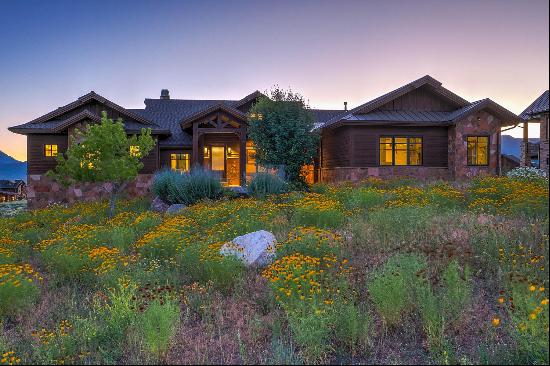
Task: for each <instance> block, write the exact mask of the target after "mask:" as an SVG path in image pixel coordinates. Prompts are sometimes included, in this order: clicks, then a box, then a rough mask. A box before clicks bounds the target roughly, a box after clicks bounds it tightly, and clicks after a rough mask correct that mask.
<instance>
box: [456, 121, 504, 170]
mask: <svg viewBox="0 0 550 366" xmlns="http://www.w3.org/2000/svg"><path fill="white" fill-rule="evenodd" d="M500 125H501V122H500V120H499V119H498V118H496V117H494V116H492V115H491V114H488V113H487V112H484V111H481V112H478V113H475V114H472V115H470V116H468V117H466V118H465V119H463V120H461V121H458V122H457V123H456V124H455V125H454V126H453V127H450V128H449V170H450V171H451V175H452V177H451V178H452V179H455V180H465V179H469V178H472V177H475V176H487V175H497V174H499V165H500V151H499V143H500ZM468 136H489V164H488V165H486V166H469V165H468V160H467V144H468V142H467V137H468Z"/></svg>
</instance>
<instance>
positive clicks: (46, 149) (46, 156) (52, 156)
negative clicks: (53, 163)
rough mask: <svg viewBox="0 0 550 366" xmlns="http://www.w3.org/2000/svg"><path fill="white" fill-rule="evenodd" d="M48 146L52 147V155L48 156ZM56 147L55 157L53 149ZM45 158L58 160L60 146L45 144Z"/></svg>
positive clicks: (50, 150)
mask: <svg viewBox="0 0 550 366" xmlns="http://www.w3.org/2000/svg"><path fill="white" fill-rule="evenodd" d="M47 146H49V147H50V149H49V152H50V155H47V151H48V148H47ZM54 146H55V155H53V147H54ZM43 152H44V157H45V158H56V157H57V155H59V144H44V150H43Z"/></svg>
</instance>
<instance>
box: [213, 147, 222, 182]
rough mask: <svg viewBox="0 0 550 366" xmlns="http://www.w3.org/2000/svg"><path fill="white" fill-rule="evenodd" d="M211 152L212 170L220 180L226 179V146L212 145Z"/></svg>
mask: <svg viewBox="0 0 550 366" xmlns="http://www.w3.org/2000/svg"><path fill="white" fill-rule="evenodd" d="M210 153H211V154H212V155H211V156H212V162H211V169H212V172H213V173H214V175H215V176H217V177H219V178H220V180H222V181H225V177H226V174H225V146H212V147H210Z"/></svg>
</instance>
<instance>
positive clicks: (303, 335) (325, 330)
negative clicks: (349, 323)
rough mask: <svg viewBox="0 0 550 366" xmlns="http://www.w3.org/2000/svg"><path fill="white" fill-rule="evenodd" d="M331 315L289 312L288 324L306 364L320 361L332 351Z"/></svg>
mask: <svg viewBox="0 0 550 366" xmlns="http://www.w3.org/2000/svg"><path fill="white" fill-rule="evenodd" d="M331 317H332V314H321V315H319V314H316V313H315V312H313V311H311V312H305V313H302V312H291V313H289V314H288V322H289V326H290V330H291V331H292V336H293V339H294V342H295V343H296V344H297V345H298V346H299V347H300V354H301V355H302V357H303V359H304V360H305V361H306V363H309V364H311V363H316V362H319V361H321V360H322V359H323V358H325V357H326V356H327V354H328V353H329V352H331V351H332V350H333V348H332V342H331V333H332V332H331V327H330V325H331V322H332V319H331Z"/></svg>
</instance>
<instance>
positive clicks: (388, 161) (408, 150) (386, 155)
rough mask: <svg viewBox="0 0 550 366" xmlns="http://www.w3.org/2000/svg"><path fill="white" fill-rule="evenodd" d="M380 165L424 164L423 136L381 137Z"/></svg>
mask: <svg viewBox="0 0 550 366" xmlns="http://www.w3.org/2000/svg"><path fill="white" fill-rule="evenodd" d="M380 165H422V137H380Z"/></svg>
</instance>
